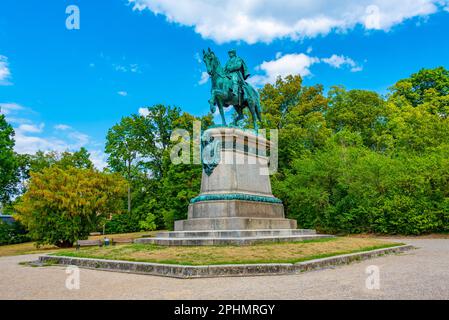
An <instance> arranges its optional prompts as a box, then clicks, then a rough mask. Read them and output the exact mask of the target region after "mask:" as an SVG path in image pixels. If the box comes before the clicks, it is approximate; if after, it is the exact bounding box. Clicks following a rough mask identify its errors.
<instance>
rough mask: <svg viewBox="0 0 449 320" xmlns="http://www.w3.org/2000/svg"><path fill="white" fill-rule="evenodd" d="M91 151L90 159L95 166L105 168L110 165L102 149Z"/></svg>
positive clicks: (100, 168)
mask: <svg viewBox="0 0 449 320" xmlns="http://www.w3.org/2000/svg"><path fill="white" fill-rule="evenodd" d="M89 153H90V160H91V161H92V163H93V164H94V166H95V168H97V169H99V170H103V169H104V168H106V167H107V166H108V163H107V156H106V155H105V154H104V152H103V151H101V150H91V151H89Z"/></svg>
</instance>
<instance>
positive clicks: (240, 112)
mask: <svg viewBox="0 0 449 320" xmlns="http://www.w3.org/2000/svg"><path fill="white" fill-rule="evenodd" d="M234 109H235V111H237V118H235V119H234V125H235V126H238V124H239V121H240V120H242V119H243V118H244V116H243V108H240V107H236V106H234Z"/></svg>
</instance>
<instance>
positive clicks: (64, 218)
mask: <svg viewBox="0 0 449 320" xmlns="http://www.w3.org/2000/svg"><path fill="white" fill-rule="evenodd" d="M125 189H126V182H125V181H124V180H123V178H122V177H120V176H119V175H117V174H107V173H100V172H98V171H96V170H94V169H91V168H90V169H79V168H74V167H68V168H65V169H62V168H60V167H58V166H52V167H50V168H45V169H43V170H42V172H40V173H33V172H31V179H30V182H29V186H28V190H27V192H26V193H25V194H24V195H23V196H22V197H21V199H20V201H19V202H18V203H17V204H16V205H15V209H16V211H17V217H18V219H19V221H21V222H22V223H23V224H24V225H25V226H26V227H27V229H28V230H29V232H30V236H31V237H32V238H33V239H35V240H36V241H37V243H38V245H40V244H53V245H56V246H58V247H70V246H72V245H73V243H74V242H75V241H76V240H79V239H85V238H87V236H88V235H89V232H91V231H96V230H97V229H98V228H99V226H101V225H102V224H103V223H104V220H105V219H106V218H107V217H108V216H109V215H110V214H114V213H120V212H121V207H122V205H121V204H122V201H123V198H122V197H123V196H124V195H125Z"/></svg>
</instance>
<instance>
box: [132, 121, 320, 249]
mask: <svg viewBox="0 0 449 320" xmlns="http://www.w3.org/2000/svg"><path fill="white" fill-rule="evenodd" d="M271 148H272V146H271V145H270V142H269V141H268V140H267V139H265V138H264V137H262V136H260V135H256V134H255V133H254V131H249V130H248V131H246V130H242V129H237V128H228V127H217V128H211V129H208V130H206V131H205V132H204V133H203V137H202V151H201V155H202V162H203V175H202V181H201V193H200V194H199V195H198V196H197V197H196V198H194V199H192V200H191V203H190V205H189V209H188V218H187V220H180V221H176V222H175V232H169V233H161V234H158V236H157V237H156V238H147V239H139V240H138V242H141V243H157V244H170V245H210V244H250V243H255V242H260V241H292V240H296V241H297V240H301V239H306V238H307V239H310V238H316V237H321V236H320V235H316V234H315V231H314V230H297V229H296V227H297V226H296V220H291V219H286V218H285V216H284V207H283V205H282V201H281V200H279V199H277V198H276V197H274V196H273V194H272V191H271V183H270V176H269V158H268V154H269V153H268V151H269V150H270V149H271Z"/></svg>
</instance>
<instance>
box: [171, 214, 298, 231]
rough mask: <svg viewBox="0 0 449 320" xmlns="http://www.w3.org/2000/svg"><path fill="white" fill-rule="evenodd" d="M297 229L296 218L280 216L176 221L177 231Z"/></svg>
mask: <svg viewBox="0 0 449 320" xmlns="http://www.w3.org/2000/svg"><path fill="white" fill-rule="evenodd" d="M259 229H296V220H291V219H280V218H250V217H238V218H237V217H232V218H201V219H188V220H178V221H175V231H207V230H259Z"/></svg>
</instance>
